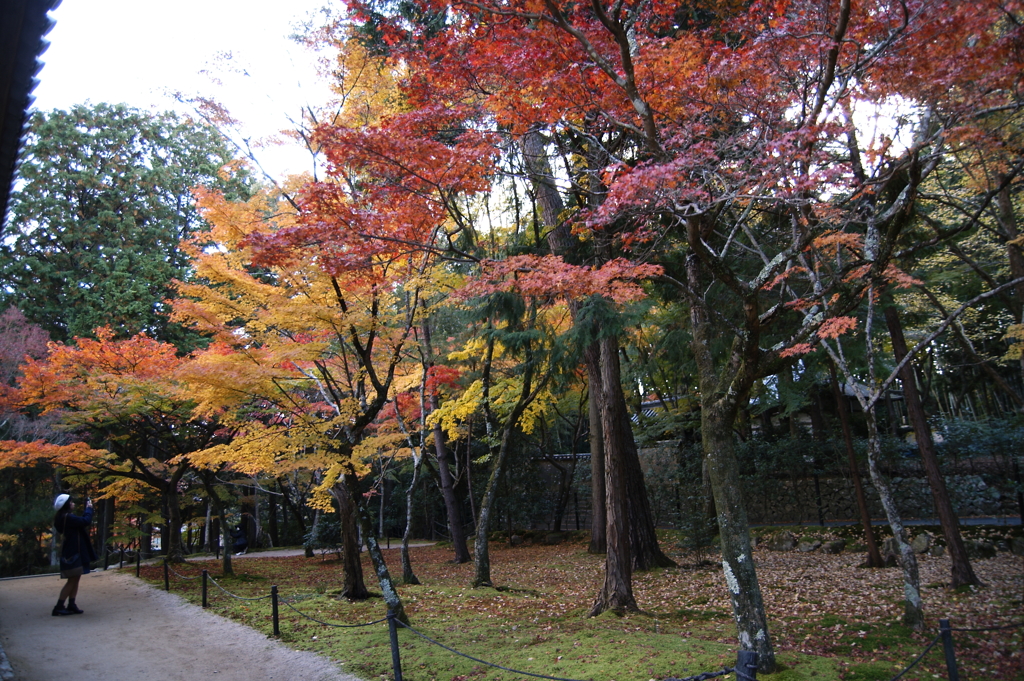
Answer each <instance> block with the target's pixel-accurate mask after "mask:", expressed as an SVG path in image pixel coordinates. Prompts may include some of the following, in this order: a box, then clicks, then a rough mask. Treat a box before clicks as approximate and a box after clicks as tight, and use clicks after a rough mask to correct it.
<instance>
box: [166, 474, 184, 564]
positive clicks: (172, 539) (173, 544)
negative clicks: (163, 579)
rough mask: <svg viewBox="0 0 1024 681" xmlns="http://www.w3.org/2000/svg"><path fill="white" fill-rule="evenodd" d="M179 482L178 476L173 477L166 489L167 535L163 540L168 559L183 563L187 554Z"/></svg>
mask: <svg viewBox="0 0 1024 681" xmlns="http://www.w3.org/2000/svg"><path fill="white" fill-rule="evenodd" d="M177 483H178V479H177V477H174V478H172V480H171V483H170V484H169V485H168V487H167V488H166V489H165V490H164V502H165V503H166V508H167V524H166V525H165V526H164V529H165V530H166V533H165V534H166V535H167V536H165V537H161V540H162V541H163V553H165V554H166V556H167V560H169V561H170V562H172V563H183V562H185V555H184V551H183V550H182V548H181V505H180V503H179V502H180V497H179V496H178V484H177Z"/></svg>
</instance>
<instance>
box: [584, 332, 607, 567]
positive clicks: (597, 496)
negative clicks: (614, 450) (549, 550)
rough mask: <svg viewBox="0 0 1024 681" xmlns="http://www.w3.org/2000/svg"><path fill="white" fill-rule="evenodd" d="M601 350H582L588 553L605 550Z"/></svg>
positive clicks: (594, 347)
mask: <svg viewBox="0 0 1024 681" xmlns="http://www.w3.org/2000/svg"><path fill="white" fill-rule="evenodd" d="M600 354H601V349H600V348H599V347H598V346H597V343H594V344H593V345H591V346H590V347H589V348H587V350H586V364H587V381H588V385H589V386H590V399H589V400H587V403H588V404H587V416H588V418H589V420H590V508H591V514H590V546H589V547H588V548H587V551H589V552H590V553H604V552H606V551H607V550H608V535H607V530H608V514H607V513H606V511H605V484H604V469H605V455H604V433H603V432H602V430H601V391H602V387H601V359H600Z"/></svg>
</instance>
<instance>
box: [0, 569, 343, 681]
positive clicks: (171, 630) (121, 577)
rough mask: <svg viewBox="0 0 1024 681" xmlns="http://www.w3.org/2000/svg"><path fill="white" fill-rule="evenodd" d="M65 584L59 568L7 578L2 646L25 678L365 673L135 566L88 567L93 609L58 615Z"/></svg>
mask: <svg viewBox="0 0 1024 681" xmlns="http://www.w3.org/2000/svg"><path fill="white" fill-rule="evenodd" d="M62 584H63V582H61V581H60V580H59V579H58V578H57V576H56V575H46V576H41V577H31V578H25V579H13V580H4V581H0V649H2V650H3V651H6V653H7V657H8V659H9V661H10V666H11V667H12V668H13V678H14V679H16V680H17V681H53V679H64V678H79V679H104V681H138V680H139V679H161V681H178V680H182V681H184V680H186V679H188V680H189V681H192V680H194V679H216V680H217V681H255V680H256V679H260V680H263V679H275V680H278V681H286V680H289V679H303V680H307V679H309V680H314V681H359V680H358V679H357V678H356V677H354V676H351V675H349V674H345V673H344V672H342V671H340V670H339V669H338V667H337V666H335V665H334V664H333V663H331V662H330V660H328V659H327V658H324V657H321V656H319V655H316V654H314V653H308V652H300V651H295V650H291V649H290V648H287V647H286V646H284V645H282V644H280V643H278V642H277V641H274V640H272V639H269V638H267V637H266V636H264V635H263V634H260V633H258V632H256V631H255V630H253V629H250V628H248V627H245V626H243V625H241V624H238V623H236V622H232V621H231V620H228V619H225V618H223V617H219V616H217V615H214V614H212V613H209V612H207V611H205V610H203V609H202V608H200V607H198V606H195V605H191V604H189V603H186V602H185V601H184V600H182V599H181V598H180V597H178V596H176V595H174V594H168V593H165V592H163V591H160V590H158V589H155V588H153V587H151V586H149V585H147V584H144V583H143V582H141V581H139V580H137V579H135V577H134V576H132V575H131V574H129V573H128V572H127V570H126V571H125V572H124V573H118V572H115V571H113V570H110V571H107V572H103V571H98V572H93V573H91V574H88V575H85V576H84V577H82V583H81V587H80V589H79V594H78V605H79V607H80V608H82V609H83V610H84V611H85V614H83V615H71V616H65V617H53V616H52V615H51V614H50V610H51V609H52V608H53V605H54V603H55V602H56V600H57V594H58V593H59V592H60V588H61V585H62ZM0 657H2V656H0ZM0 671H6V670H2V665H0ZM0 678H3V679H5V681H6V679H7V678H10V676H9V675H8V673H2V674H0Z"/></svg>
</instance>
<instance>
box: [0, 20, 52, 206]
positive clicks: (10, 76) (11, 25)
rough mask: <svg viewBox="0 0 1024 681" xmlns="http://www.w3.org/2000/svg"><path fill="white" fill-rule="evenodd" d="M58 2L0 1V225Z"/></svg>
mask: <svg viewBox="0 0 1024 681" xmlns="http://www.w3.org/2000/svg"><path fill="white" fill-rule="evenodd" d="M60 2H61V0H0V224H2V223H3V221H4V220H5V219H6V217H7V202H8V200H9V199H10V196H11V186H12V184H13V183H14V176H15V172H16V171H17V167H18V153H19V151H20V150H21V140H22V136H23V134H24V131H25V121H26V120H27V115H28V114H27V112H28V108H29V107H30V106H32V102H33V101H34V100H35V98H34V97H33V96H32V90H34V89H35V87H36V84H38V82H39V81H38V79H37V78H36V74H38V73H39V70H40V69H41V68H42V67H43V64H42V62H41V61H39V57H40V56H41V55H42V54H43V52H45V51H46V48H47V47H49V43H48V42H47V41H46V40H44V39H43V38H44V36H45V35H46V34H47V33H49V32H50V29H51V28H53V20H52V19H50V18H49V17H48V16H47V15H46V14H47V12H49V11H50V10H53V9H56V8H57V6H58V5H59V4H60Z"/></svg>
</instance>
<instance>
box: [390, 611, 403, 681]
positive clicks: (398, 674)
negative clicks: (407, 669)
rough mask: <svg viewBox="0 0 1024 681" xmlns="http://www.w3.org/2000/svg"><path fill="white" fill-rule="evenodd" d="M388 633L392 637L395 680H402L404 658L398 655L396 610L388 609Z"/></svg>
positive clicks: (392, 662)
mask: <svg viewBox="0 0 1024 681" xmlns="http://www.w3.org/2000/svg"><path fill="white" fill-rule="evenodd" d="M388 635H389V636H390V638H391V666H392V667H394V670H395V681H402V660H401V658H400V657H399V655H398V625H397V624H395V611H394V610H388Z"/></svg>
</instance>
